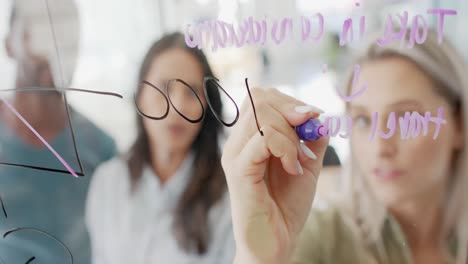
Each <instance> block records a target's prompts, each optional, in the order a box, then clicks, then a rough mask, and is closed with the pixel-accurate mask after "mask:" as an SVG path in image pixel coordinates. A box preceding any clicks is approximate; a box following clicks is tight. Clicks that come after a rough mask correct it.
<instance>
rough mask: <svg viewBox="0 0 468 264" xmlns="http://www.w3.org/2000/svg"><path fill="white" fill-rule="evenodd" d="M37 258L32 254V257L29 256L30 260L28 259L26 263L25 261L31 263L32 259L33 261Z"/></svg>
mask: <svg viewBox="0 0 468 264" xmlns="http://www.w3.org/2000/svg"><path fill="white" fill-rule="evenodd" d="M35 259H36V257H34V256H32V257H31V258H29V259H28V261H26V263H24V264H29V263H31V261H33V260H35Z"/></svg>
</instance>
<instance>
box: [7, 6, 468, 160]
mask: <svg viewBox="0 0 468 264" xmlns="http://www.w3.org/2000/svg"><path fill="white" fill-rule="evenodd" d="M38 2H40V1H38ZM76 2H77V4H78V6H79V11H80V19H81V27H80V30H81V39H80V42H81V44H80V53H79V59H78V63H77V69H76V72H75V75H74V78H73V82H72V83H73V84H72V87H77V88H82V89H92V90H102V91H113V92H117V93H120V94H122V95H123V96H124V99H123V100H121V99H117V98H112V97H103V96H94V95H89V94H83V93H69V95H68V96H69V99H70V102H71V104H72V105H73V106H75V107H76V108H77V109H78V110H79V111H81V112H82V113H83V114H85V115H86V116H87V117H89V118H90V119H91V120H93V121H95V122H96V123H97V124H98V125H99V126H100V127H101V128H102V129H104V130H105V131H107V132H108V133H109V134H111V135H112V136H113V137H114V138H115V139H116V141H117V144H118V148H119V149H120V150H126V149H127V148H128V146H129V145H130V143H131V142H132V140H133V138H134V137H135V131H134V130H133V129H132V127H133V126H132V125H130V124H132V122H133V119H134V116H135V113H134V109H133V105H132V100H131V99H132V94H133V91H134V89H135V87H136V83H135V82H136V71H137V69H138V66H139V64H140V62H141V57H142V56H143V54H144V52H145V51H146V49H147V48H148V46H149V45H150V43H152V42H153V41H154V40H155V39H157V38H159V37H160V36H161V35H162V34H164V33H165V32H170V31H174V30H184V29H185V27H186V25H188V24H195V23H196V22H198V21H201V20H204V19H220V20H224V21H227V22H229V23H234V24H236V23H239V22H241V21H243V19H246V18H248V17H250V16H253V17H254V18H257V19H263V18H265V17H267V21H271V20H268V19H269V18H276V19H281V18H284V17H292V18H293V19H294V22H295V23H297V22H298V21H300V20H299V19H300V17H301V16H302V15H304V16H309V17H311V16H313V15H314V14H316V13H318V12H320V13H322V14H323V15H324V18H325V35H324V36H323V38H322V40H321V41H319V42H312V41H307V42H302V41H300V39H299V38H297V37H296V39H295V41H285V42H283V43H282V44H280V45H278V46H277V45H271V44H267V45H265V46H263V47H262V46H250V45H245V46H244V47H242V48H220V49H218V50H217V51H215V52H212V51H211V49H206V48H205V51H206V52H207V53H208V54H209V58H210V62H211V64H212V65H213V68H214V69H215V71H216V75H217V77H218V78H219V79H220V80H221V84H222V85H223V87H224V88H225V89H226V90H227V91H228V92H229V93H230V94H231V95H232V96H233V98H234V99H235V100H236V102H238V104H240V103H241V102H242V100H243V99H244V98H245V96H246V90H245V87H244V78H246V77H248V78H249V83H250V85H251V86H262V87H276V88H278V89H280V90H282V91H284V92H286V93H289V94H291V95H293V96H296V97H298V98H301V99H302V100H304V101H306V102H309V103H313V104H316V105H318V106H320V107H321V108H322V109H324V110H325V111H326V112H327V113H329V114H337V115H338V114H340V113H341V111H342V107H343V104H342V101H341V100H340V99H339V98H338V97H337V95H336V94H335V92H334V85H337V83H338V82H337V81H338V79H337V71H338V72H339V71H341V70H343V69H346V67H347V66H348V65H347V62H348V61H349V59H348V56H347V53H348V52H349V49H353V48H354V47H355V46H357V45H359V41H356V40H355V41H354V42H353V43H352V44H351V45H347V46H345V47H340V46H339V45H338V44H337V38H338V36H339V34H340V33H341V27H342V23H343V21H344V20H345V19H346V18H348V17H353V18H354V20H355V21H356V22H355V24H357V22H358V21H359V20H358V19H359V18H360V16H362V15H365V16H366V24H367V31H368V32H370V31H372V30H373V29H376V28H378V27H379V26H380V25H381V24H382V22H383V21H384V19H385V18H386V15H387V14H396V13H398V12H402V11H403V10H407V11H408V12H409V14H410V17H412V16H413V15H415V14H422V15H423V16H425V18H426V20H427V21H428V23H430V24H431V25H433V24H434V23H435V22H436V21H437V19H436V16H429V15H426V10H427V9H428V8H434V7H442V8H450V9H456V10H457V11H458V15H457V16H456V17H447V19H446V26H445V36H446V37H447V38H448V39H450V40H451V41H452V42H454V43H455V44H456V45H457V46H458V47H459V48H460V49H461V51H462V52H463V53H464V55H465V57H467V58H468V50H466V49H462V47H463V44H464V43H466V41H468V36H467V34H462V28H463V25H466V23H468V17H467V16H465V15H464V12H465V11H468V2H467V1H457V0H444V1H441V0H414V1H403V0H333V1H308V0H292V1H271V0H268V1H267V0H257V1H253V0H190V1H189V0H132V1H130V0H98V1H91V0H76ZM356 3H359V5H357V4H356ZM10 6H11V1H9V0H1V1H0V12H1V13H0V18H1V20H0V36H1V37H2V38H3V37H4V36H5V34H6V31H7V27H8V25H9V24H8V19H9V10H10ZM44 8H45V5H44ZM312 21H313V22H312V23H315V21H316V18H314V19H313V20H312ZM312 27H314V24H313V25H312ZM295 28H298V27H297V25H296V26H295ZM312 30H314V28H312ZM355 32H358V31H357V27H356V30H355ZM355 35H357V34H355ZM356 39H357V38H356ZM0 58H1V60H0V74H1V76H2V78H1V79H0V89H7V88H11V87H12V85H13V80H14V62H13V61H12V60H10V59H8V57H7V56H6V55H5V51H4V49H0ZM325 65H327V66H328V67H326V66H325ZM338 76H339V75H338ZM225 99H226V98H225ZM226 106H227V107H226V114H227V116H232V115H233V113H234V112H233V111H234V107H233V106H232V104H231V103H230V102H229V101H227V102H226ZM227 119H228V120H232V119H229V117H227ZM227 133H229V129H228V130H227ZM331 145H332V146H333V147H334V148H335V149H336V151H337V153H338V155H339V156H340V159H342V160H343V159H345V158H346V156H347V143H346V141H345V140H343V139H340V138H332V140H331Z"/></svg>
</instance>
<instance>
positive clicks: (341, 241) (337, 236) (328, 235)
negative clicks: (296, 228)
mask: <svg viewBox="0 0 468 264" xmlns="http://www.w3.org/2000/svg"><path fill="white" fill-rule="evenodd" d="M355 245H356V241H355V239H354V236H353V232H352V230H351V227H350V225H349V224H348V222H347V221H346V219H345V218H344V217H343V214H342V212H341V211H340V208H339V207H338V206H337V205H329V206H327V207H325V208H313V209H312V210H311V213H310V215H309V217H308V219H307V222H306V224H305V225H304V228H303V230H302V232H301V234H300V236H299V240H298V243H297V247H296V251H295V254H294V263H295V264H306V263H345V262H346V263H350V264H353V263H359V262H356V261H357V260H358V258H357V254H356V250H355V249H354V247H355Z"/></svg>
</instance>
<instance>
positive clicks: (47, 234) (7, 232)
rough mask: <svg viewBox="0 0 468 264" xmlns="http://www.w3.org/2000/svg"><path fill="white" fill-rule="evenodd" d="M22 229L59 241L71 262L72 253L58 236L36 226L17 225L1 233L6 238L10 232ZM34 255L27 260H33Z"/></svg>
mask: <svg viewBox="0 0 468 264" xmlns="http://www.w3.org/2000/svg"><path fill="white" fill-rule="evenodd" d="M23 230H30V231H34V232H38V233H40V234H43V235H46V236H48V237H50V238H52V239H54V240H55V241H57V242H59V243H60V244H61V245H62V247H63V248H64V249H65V250H66V251H67V253H68V255H69V256H70V261H71V264H73V255H72V253H71V251H70V249H68V247H67V246H66V245H65V244H64V243H63V242H62V241H61V240H60V239H58V238H56V237H55V236H53V235H51V234H49V233H47V232H45V231H42V230H40V229H37V228H33V227H17V228H13V229H11V230H8V231H6V232H5V233H4V234H3V238H6V237H7V236H8V235H10V234H12V233H15V232H18V231H23ZM34 259H35V257H32V258H30V259H29V260H28V262H30V261H32V260H34Z"/></svg>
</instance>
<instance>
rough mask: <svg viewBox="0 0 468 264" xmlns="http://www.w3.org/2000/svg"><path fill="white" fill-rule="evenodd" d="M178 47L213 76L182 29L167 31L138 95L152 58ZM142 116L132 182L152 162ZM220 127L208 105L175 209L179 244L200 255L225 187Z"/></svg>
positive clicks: (217, 107)
mask: <svg viewBox="0 0 468 264" xmlns="http://www.w3.org/2000/svg"><path fill="white" fill-rule="evenodd" d="M176 48H177V49H182V50H185V51H187V52H189V53H190V54H191V55H192V56H193V57H194V58H196V59H197V60H198V61H199V62H200V65H201V67H202V70H203V74H204V76H211V77H214V76H213V72H212V70H211V68H210V66H209V64H208V61H207V59H206V57H205V55H204V54H203V52H202V51H201V50H199V49H192V48H189V47H187V45H186V44H185V39H184V35H183V34H181V33H172V34H168V35H165V36H163V37H162V38H161V39H159V40H158V41H156V42H155V43H154V44H153V45H152V46H151V48H150V49H149V51H148V53H147V54H146V56H145V58H144V61H143V64H142V66H141V68H140V72H139V77H138V88H137V98H138V97H139V94H140V93H141V88H142V86H143V85H141V84H142V82H143V81H144V80H145V78H146V76H147V74H148V72H149V70H150V67H151V65H152V62H153V60H154V59H155V58H156V57H157V56H158V55H160V54H162V53H164V52H165V51H167V50H170V49H176ZM207 85H208V87H207V92H208V97H209V99H210V102H211V105H212V107H213V110H214V111H215V112H216V113H217V114H219V115H222V102H221V96H220V93H219V90H218V88H217V87H216V86H214V85H213V82H209V83H208V84H207ZM158 88H159V87H158ZM160 89H162V88H160ZM171 110H173V109H171ZM143 118H144V117H142V116H141V115H137V129H138V131H137V133H138V134H137V139H136V141H135V143H134V144H133V146H132V147H131V148H130V150H129V152H128V166H129V170H130V174H131V180H132V185H133V186H135V183H136V182H137V181H138V179H139V178H140V177H141V174H142V170H143V166H144V165H145V164H147V163H149V162H150V151H149V147H148V134H147V132H146V131H145V129H144V126H143ZM154 122H158V121H154ZM221 129H222V127H221V124H220V123H219V122H218V121H217V120H216V118H215V116H214V114H213V113H212V112H211V111H210V110H209V108H207V109H205V118H204V119H203V121H202V127H201V129H200V132H199V133H198V135H197V137H196V139H195V141H194V142H193V144H192V146H191V149H192V151H193V152H194V154H195V159H194V165H193V169H192V171H191V173H192V175H191V177H190V180H189V183H188V185H187V187H186V189H185V190H184V192H183V194H182V196H181V198H180V200H179V201H178V204H177V208H176V209H175V211H174V213H175V216H174V219H175V221H174V225H173V233H174V236H175V238H176V240H177V242H178V244H179V246H180V247H181V248H182V249H184V250H185V251H187V252H190V251H192V252H193V251H195V252H197V253H198V254H200V255H201V254H204V253H205V252H206V251H207V248H208V245H209V242H210V237H211V236H210V232H211V230H210V227H209V218H208V216H209V210H210V208H211V207H212V206H213V205H214V204H215V203H216V202H217V201H218V200H220V199H221V197H222V196H223V194H224V193H225V191H226V180H225V177H224V172H223V169H222V167H221V153H220V146H219V136H220V133H221Z"/></svg>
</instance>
